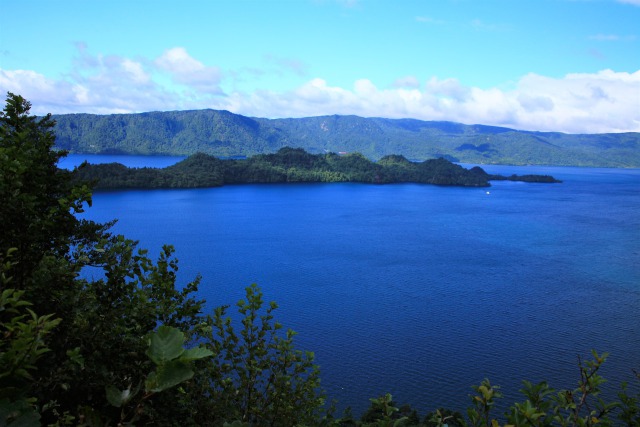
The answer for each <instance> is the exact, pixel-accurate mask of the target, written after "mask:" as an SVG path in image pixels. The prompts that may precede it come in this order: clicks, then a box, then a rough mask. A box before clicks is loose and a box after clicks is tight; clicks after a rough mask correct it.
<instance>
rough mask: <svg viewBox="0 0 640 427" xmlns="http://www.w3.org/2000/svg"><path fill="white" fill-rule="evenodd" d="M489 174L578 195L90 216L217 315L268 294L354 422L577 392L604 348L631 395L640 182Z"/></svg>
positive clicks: (614, 375) (123, 203)
mask: <svg viewBox="0 0 640 427" xmlns="http://www.w3.org/2000/svg"><path fill="white" fill-rule="evenodd" d="M85 157H86V156H85ZM119 157H120V156H119ZM78 159H79V157H77V156H71V158H69V159H68V160H67V163H65V165H67V166H68V165H70V164H73V162H77V161H78ZM111 159H113V156H103V157H101V158H100V159H97V158H95V157H94V158H93V160H91V161H92V162H97V161H96V160H99V161H102V162H105V161H111ZM179 159H180V158H172V159H166V158H164V159H163V158H135V157H133V158H132V159H129V160H126V159H125V160H126V161H122V160H120V161H121V162H123V163H125V164H129V165H130V166H141V165H150V166H166V165H167V163H168V164H171V162H175V161H177V160H179ZM128 162H129V163H128ZM136 162H138V163H136ZM145 162H147V163H145ZM149 162H150V163H149ZM163 162H165V163H163ZM483 167H484V166H483ZM484 168H485V169H486V170H487V171H488V172H489V173H501V174H511V173H517V174H528V173H538V174H551V175H553V176H555V177H556V178H559V179H562V180H563V181H564V182H563V183H562V184H527V183H520V182H494V183H493V186H492V187H490V188H482V189H479V188H459V187H437V186H430V185H417V184H393V185H383V186H376V185H366V184H354V183H339V184H290V185H281V184H273V185H241V186H227V187H222V188H212V189H186V190H148V191H140V190H131V191H108V192H97V193H96V194H95V195H94V206H93V208H91V209H90V210H89V211H88V213H87V217H89V218H92V219H95V220H97V221H108V220H110V219H113V218H118V219H119V221H118V223H117V224H116V226H115V231H117V232H119V233H122V234H125V235H126V236H128V237H130V238H133V239H137V240H140V242H141V243H140V245H141V247H145V248H149V249H150V250H151V252H152V253H157V252H158V250H159V248H160V246H161V245H162V244H164V243H170V244H173V245H174V246H175V248H176V254H177V257H178V258H179V259H180V266H181V270H180V275H179V278H180V280H181V282H182V283H185V282H186V281H188V280H190V279H192V278H193V277H195V275H196V274H198V273H200V274H202V276H203V281H202V284H201V287H200V293H201V296H202V297H204V298H206V299H207V301H208V302H209V305H210V306H211V307H213V306H217V305H221V304H233V303H235V302H236V301H237V300H238V299H240V298H242V297H243V292H244V288H245V287H246V286H248V285H249V284H251V283H257V284H258V285H260V287H261V288H262V290H263V292H264V294H265V299H266V300H275V301H277V302H278V304H279V306H280V308H279V309H278V310H277V311H276V319H277V320H279V321H280V322H281V323H283V324H284V325H285V327H289V328H291V329H293V330H295V331H297V332H298V333H299V335H298V336H297V337H296V342H297V348H299V349H303V350H312V351H314V352H315V354H316V360H317V363H318V364H319V365H320V367H321V372H322V382H323V386H324V388H325V389H326V391H327V393H328V396H329V398H335V399H338V400H339V405H338V407H339V408H344V407H345V406H347V405H350V406H352V407H353V409H354V413H355V414H357V415H359V414H360V413H361V412H362V411H363V410H364V409H365V408H366V407H368V405H369V401H368V399H369V398H370V397H376V396H379V395H382V394H384V393H387V392H389V393H391V394H393V396H394V400H396V401H397V402H399V403H408V404H411V405H412V406H413V407H415V408H417V409H418V410H419V411H420V413H421V414H422V415H424V414H425V413H426V412H427V411H428V410H431V409H434V408H436V407H439V406H445V407H450V408H453V409H458V410H462V409H463V408H466V407H467V406H468V403H469V397H468V395H469V394H470V392H471V389H470V387H471V386H472V385H474V384H476V385H477V384H479V383H480V382H481V381H482V380H483V379H484V378H489V379H490V380H491V382H492V383H493V384H499V385H501V386H502V391H503V392H504V394H505V397H507V398H511V399H513V398H514V396H515V395H516V394H517V390H518V389H519V388H520V386H521V380H523V379H528V380H530V381H540V380H542V379H547V380H548V381H549V382H550V384H551V385H552V386H554V387H556V388H573V387H574V386H575V385H576V383H577V381H578V379H579V372H578V368H577V356H578V355H581V356H584V357H587V356H588V355H589V351H590V350H591V349H596V350H598V351H599V352H604V351H607V352H609V353H610V357H609V359H608V360H607V362H606V364H605V366H604V368H603V370H602V374H603V375H604V376H605V377H606V378H608V379H610V380H611V383H612V385H615V386H616V389H617V385H618V384H619V383H620V381H622V380H629V381H631V380H632V373H631V369H632V368H635V369H638V368H640V328H639V327H638V326H639V325H640V170H638V169H631V170H623V169H587V168H562V167H513V166H486V167H484Z"/></svg>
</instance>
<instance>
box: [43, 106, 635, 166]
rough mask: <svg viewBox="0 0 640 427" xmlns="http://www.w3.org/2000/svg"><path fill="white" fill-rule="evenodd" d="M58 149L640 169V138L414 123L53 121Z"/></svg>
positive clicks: (235, 118)
mask: <svg viewBox="0 0 640 427" xmlns="http://www.w3.org/2000/svg"><path fill="white" fill-rule="evenodd" d="M54 119H55V120H56V122H57V126H56V127H55V134H56V146H57V147H58V148H62V149H65V150H68V151H70V152H72V153H105V154H144V155H159V154H165V155H191V154H195V153H197V152H201V153H205V154H211V155H214V156H219V157H233V156H250V155H255V154H268V153H274V152H276V151H278V150H279V149H280V148H283V147H296V148H303V149H304V150H306V151H308V152H310V153H313V154H317V153H324V152H335V153H340V152H348V153H352V152H359V153H362V154H363V155H364V156H365V157H367V158H370V159H374V160H377V159H380V158H382V157H383V156H385V155H391V154H399V155H402V156H404V157H406V158H408V159H410V160H426V159H431V158H438V157H444V158H446V159H448V160H451V161H454V162H463V163H476V164H513V165H528V164H538V165H559V166H601V167H640V133H617V134H591V135H572V134H564V133H552V132H528V131H518V130H514V129H508V128H502V127H495V126H483V125H463V124H460V123H452V122H434V121H421V120H414V119H384V118H363V117H357V116H338V115H334V116H323V117H307V118H296V119H264V118H251V117H245V116H242V115H238V114H233V113H230V112H228V111H217V110H196V111H170V112H151V113H140V114H114V115H91V114H68V115H58V116H54Z"/></svg>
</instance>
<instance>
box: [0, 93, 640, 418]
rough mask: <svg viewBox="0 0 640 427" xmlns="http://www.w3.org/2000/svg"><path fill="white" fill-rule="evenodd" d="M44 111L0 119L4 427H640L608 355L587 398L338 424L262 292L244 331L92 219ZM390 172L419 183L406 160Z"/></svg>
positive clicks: (586, 387)
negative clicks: (607, 391) (606, 392)
mask: <svg viewBox="0 0 640 427" xmlns="http://www.w3.org/2000/svg"><path fill="white" fill-rule="evenodd" d="M29 107H30V105H29V103H28V102H27V101H26V100H24V99H23V98H21V97H20V96H17V95H14V94H9V95H8V97H7V105H6V107H5V109H4V111H3V112H2V113H0V195H1V196H2V201H3V203H2V204H0V224H2V226H3V230H2V231H3V232H2V233H0V339H1V341H0V426H4V425H8V426H13V427H20V426H38V425H49V426H70V425H79V426H110V425H122V426H124V425H158V426H173V425H176V426H178V425H179V426H184V425H187V426H191V425H194V426H195V425H198V426H225V425H231V426H262V425H270V426H294V425H308V426H312V425H325V426H348V425H362V426H369V425H370V426H410V425H415V426H418V425H424V426H445V425H446V426H483V427H489V426H491V427H493V426H500V425H517V426H551V425H553V426H593V425H602V426H606V425H615V424H620V425H627V426H634V425H639V424H640V409H639V400H640V394H638V393H637V391H636V392H635V394H634V392H629V391H627V390H626V389H625V388H623V389H622V390H621V391H620V394H619V395H618V399H617V400H615V401H613V402H607V401H604V400H603V399H602V398H601V385H602V383H603V381H604V380H603V379H602V378H601V377H600V375H599V374H598V372H599V369H600V367H601V365H602V364H603V363H604V361H605V359H606V355H599V354H597V353H594V354H593V359H592V360H588V361H585V362H583V361H582V360H580V361H579V368H580V379H579V382H578V387H577V388H576V389H574V390H560V391H555V390H553V389H551V388H550V387H549V386H548V385H547V384H546V383H540V384H536V385H533V384H530V383H526V382H525V383H524V384H525V386H524V388H523V394H524V396H525V400H524V401H523V402H521V403H520V402H518V403H515V404H514V405H512V406H511V407H509V409H508V411H507V412H506V413H505V414H503V415H500V414H496V413H495V409H494V408H495V406H496V402H497V401H498V399H499V398H500V396H501V395H500V391H499V387H497V386H494V385H492V384H491V383H490V382H489V381H488V380H486V381H484V382H483V383H482V384H480V385H479V386H477V387H475V388H474V391H475V394H474V395H473V396H472V400H471V402H472V406H471V407H470V408H469V409H468V410H467V412H466V415H464V416H463V415H462V414H461V413H459V412H456V411H453V410H450V409H443V408H440V409H438V410H436V411H434V412H432V413H430V414H427V415H426V416H425V417H424V418H422V419H421V418H420V417H419V415H418V413H417V412H416V411H415V410H412V409H411V408H409V407H406V406H401V407H397V406H396V403H395V402H394V401H393V399H392V396H391V395H389V394H386V395H384V396H381V397H379V398H376V399H371V408H370V409H369V410H368V411H367V412H366V413H365V414H364V415H363V416H362V418H361V419H360V420H356V419H355V418H354V417H353V415H352V414H350V412H348V411H347V412H346V413H345V414H344V416H342V417H341V418H334V417H333V415H332V411H331V410H330V408H326V406H325V399H324V395H323V393H322V390H321V388H320V374H319V369H318V366H317V365H315V363H314V356H313V353H311V352H303V351H300V350H298V349H296V348H295V345H294V335H295V334H294V332H292V331H290V330H289V331H284V329H283V327H282V325H280V324H279V323H278V322H276V321H275V318H274V315H273V312H274V310H276V309H277V305H276V304H275V303H273V302H271V303H268V304H265V302H264V300H263V296H262V293H261V291H260V289H259V288H258V287H257V286H256V285H252V286H249V287H248V288H246V299H245V300H242V301H240V302H238V304H237V311H238V313H237V315H232V314H230V313H229V307H219V308H216V309H214V310H213V312H212V313H211V314H210V315H205V314H203V310H204V308H205V302H204V301H202V300H199V299H197V297H196V295H197V290H198V285H199V283H200V278H199V277H196V278H195V279H194V280H193V281H192V282H190V283H186V284H184V285H181V286H180V285H178V284H177V283H176V277H177V271H178V262H177V260H176V259H175V258H174V256H173V249H172V248H171V247H170V246H165V247H163V248H162V249H161V251H160V253H159V255H158V256H157V258H156V260H155V261H154V260H152V259H151V258H150V257H149V254H148V252H147V251H146V250H143V249H139V248H137V244H136V242H134V241H131V240H128V239H126V238H125V237H124V236H119V235H113V234H111V233H110V231H109V227H110V225H111V224H96V223H93V222H90V221H85V220H81V219H78V217H77V214H78V213H81V212H82V211H83V209H84V208H85V206H90V203H91V192H90V189H89V187H88V186H87V185H86V184H85V183H83V181H82V180H80V179H78V177H77V174H78V171H77V170H74V171H65V170H60V169H58V168H57V161H58V160H59V158H60V157H62V156H63V155H64V153H61V152H56V151H54V150H53V142H54V141H53V136H52V133H51V128H52V126H53V123H52V121H51V118H50V117H49V116H47V117H44V118H41V119H38V118H36V117H34V116H29V114H28V113H29ZM259 159H260V158H259ZM266 159H267V160H268V162H270V164H271V165H273V164H274V163H277V162H280V163H281V166H282V167H283V168H284V167H285V166H290V165H291V163H287V162H294V163H295V164H296V165H300V164H306V165H307V166H309V167H310V168H311V167H312V166H313V165H314V162H316V161H335V162H336V163H337V164H340V162H343V160H341V158H340V157H332V156H327V157H325V158H320V157H317V156H310V155H308V154H307V153H304V152H301V151H298V150H289V151H284V152H281V153H278V154H277V155H272V157H266ZM195 160H198V159H197V158H196V159H195ZM204 160H205V161H209V160H211V159H209V158H207V159H204ZM211 161H218V160H216V159H214V160H211ZM260 161H262V160H260ZM260 161H259V162H258V163H257V164H260ZM305 162H306V163H305ZM366 162H368V161H367V160H366V159H364V158H362V157H358V156H356V157H353V158H348V159H347V163H346V164H347V165H348V167H347V169H348V170H349V171H356V172H357V171H359V170H360V169H359V167H360V166H362V171H361V173H364V174H365V176H366V173H368V172H366V171H365V170H366V168H367V167H369V165H368V164H367V163H366ZM385 162H386V164H387V166H390V167H392V169H390V170H393V168H398V169H402V168H405V167H407V163H406V161H405V160H403V159H402V158H399V157H398V158H388V159H385ZM385 162H383V163H385ZM342 165H343V166H344V164H342ZM254 166H255V165H254ZM242 167H245V166H242ZM252 167H253V166H252ZM204 169H205V170H206V172H207V173H208V172H209V171H210V170H209V169H208V168H204ZM253 170H254V171H259V170H260V167H258V166H255V168H254V169H253ZM256 173H258V172H256ZM345 173H346V172H345ZM81 272H82V274H81ZM636 376H638V375H637V374H636ZM638 379H640V378H638ZM635 390H637V388H636V389H635Z"/></svg>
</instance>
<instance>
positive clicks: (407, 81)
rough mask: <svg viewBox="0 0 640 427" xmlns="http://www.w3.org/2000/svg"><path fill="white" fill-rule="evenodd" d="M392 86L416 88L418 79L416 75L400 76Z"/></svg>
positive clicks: (418, 83) (418, 82) (418, 84)
mask: <svg viewBox="0 0 640 427" xmlns="http://www.w3.org/2000/svg"><path fill="white" fill-rule="evenodd" d="M393 87H398V88H400V87H404V88H412V89H417V88H419V87H420V80H418V78H417V77H416V76H405V77H400V78H399V79H396V81H394V82H393Z"/></svg>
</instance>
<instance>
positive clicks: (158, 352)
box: [147, 326, 184, 365]
mask: <svg viewBox="0 0 640 427" xmlns="http://www.w3.org/2000/svg"><path fill="white" fill-rule="evenodd" d="M183 344H184V334H183V333H182V332H180V331H179V330H178V329H176V328H173V327H170V326H160V327H159V328H158V331H157V332H154V333H153V334H151V335H150V336H149V349H148V350H147V356H149V357H150V358H151V360H153V362H154V363H155V364H156V365H162V364H163V363H166V362H168V361H170V360H173V359H176V358H178V357H180V355H181V354H182V353H183V352H184V348H182V345H183Z"/></svg>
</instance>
